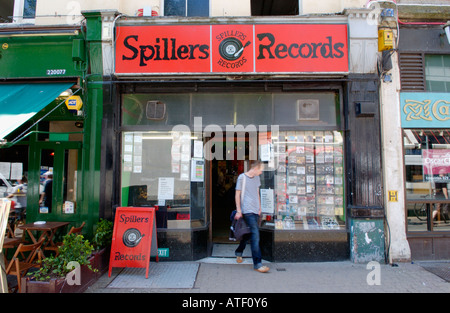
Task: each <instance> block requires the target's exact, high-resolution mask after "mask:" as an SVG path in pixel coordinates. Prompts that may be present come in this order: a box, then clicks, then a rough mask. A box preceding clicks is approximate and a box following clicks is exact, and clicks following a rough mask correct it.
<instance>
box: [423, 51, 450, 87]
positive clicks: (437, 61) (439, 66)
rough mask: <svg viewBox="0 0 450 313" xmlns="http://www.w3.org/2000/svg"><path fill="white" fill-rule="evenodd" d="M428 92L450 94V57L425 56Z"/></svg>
mask: <svg viewBox="0 0 450 313" xmlns="http://www.w3.org/2000/svg"><path fill="white" fill-rule="evenodd" d="M425 82H426V86H427V91H430V92H450V55H426V56H425Z"/></svg>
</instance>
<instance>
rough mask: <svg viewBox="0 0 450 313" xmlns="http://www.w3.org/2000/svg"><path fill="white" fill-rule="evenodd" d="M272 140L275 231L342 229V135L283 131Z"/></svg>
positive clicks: (331, 132) (327, 132)
mask: <svg viewBox="0 0 450 313" xmlns="http://www.w3.org/2000/svg"><path fill="white" fill-rule="evenodd" d="M273 139H274V142H273V143H274V152H275V162H277V164H276V166H277V168H276V175H275V194H276V204H277V205H276V216H275V228H276V229H323V230H327V229H341V228H343V227H344V225H345V222H344V184H343V174H344V168H343V167H344V163H343V138H342V134H341V133H340V132H337V131H285V132H279V136H278V138H273Z"/></svg>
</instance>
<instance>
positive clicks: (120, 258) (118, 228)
mask: <svg viewBox="0 0 450 313" xmlns="http://www.w3.org/2000/svg"><path fill="white" fill-rule="evenodd" d="M150 256H156V261H157V262H158V261H159V258H158V244H157V237H156V219H155V208H153V207H152V208H147V207H146V208H137V207H119V208H117V210H116V217H115V221H114V230H113V238H112V244H111V256H110V260H109V272H108V276H109V277H111V270H112V268H113V267H139V268H143V267H145V269H146V271H145V278H148V269H149V265H150Z"/></svg>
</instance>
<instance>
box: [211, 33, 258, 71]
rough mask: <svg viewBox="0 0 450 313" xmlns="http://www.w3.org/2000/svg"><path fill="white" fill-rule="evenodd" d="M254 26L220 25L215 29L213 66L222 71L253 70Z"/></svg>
mask: <svg viewBox="0 0 450 313" xmlns="http://www.w3.org/2000/svg"><path fill="white" fill-rule="evenodd" d="M252 31H253V29H252V27H248V25H239V27H237V26H230V25H220V26H218V27H217V29H216V28H215V29H213V38H215V40H213V49H214V52H218V54H217V53H215V55H216V57H215V58H214V60H213V67H214V69H215V70H216V71H220V72H246V71H249V70H250V71H251V70H253V61H252V60H253V51H252V46H251V44H252V41H251V39H252V34H253V33H252Z"/></svg>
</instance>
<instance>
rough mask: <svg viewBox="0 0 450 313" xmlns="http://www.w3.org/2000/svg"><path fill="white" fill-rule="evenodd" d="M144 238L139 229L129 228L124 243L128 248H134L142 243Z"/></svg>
mask: <svg viewBox="0 0 450 313" xmlns="http://www.w3.org/2000/svg"><path fill="white" fill-rule="evenodd" d="M144 236H145V234H141V232H140V231H139V230H138V229H136V228H129V229H127V230H126V231H125V232H124V233H123V237H122V241H123V244H124V245H125V246H127V247H128V248H134V247H136V246H137V245H138V244H139V242H141V240H142V238H144Z"/></svg>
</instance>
